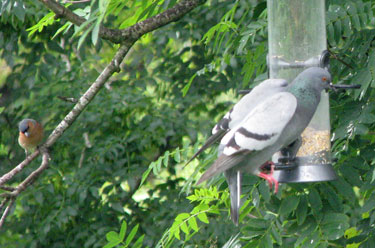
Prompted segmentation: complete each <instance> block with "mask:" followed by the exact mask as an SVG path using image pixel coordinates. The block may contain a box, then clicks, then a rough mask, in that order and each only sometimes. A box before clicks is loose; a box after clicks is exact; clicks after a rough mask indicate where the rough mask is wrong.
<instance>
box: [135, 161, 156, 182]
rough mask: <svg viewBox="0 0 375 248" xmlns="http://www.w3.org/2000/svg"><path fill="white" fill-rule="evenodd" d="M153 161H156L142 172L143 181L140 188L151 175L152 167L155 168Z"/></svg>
mask: <svg viewBox="0 0 375 248" xmlns="http://www.w3.org/2000/svg"><path fill="white" fill-rule="evenodd" d="M153 163H154V162H152V163H151V164H150V166H149V167H148V169H147V170H146V171H145V172H143V174H142V180H141V183H140V184H139V188H140V187H141V186H142V185H143V183H144V182H145V181H146V179H147V177H148V175H149V174H150V172H151V171H152V168H153V167H152V165H153Z"/></svg>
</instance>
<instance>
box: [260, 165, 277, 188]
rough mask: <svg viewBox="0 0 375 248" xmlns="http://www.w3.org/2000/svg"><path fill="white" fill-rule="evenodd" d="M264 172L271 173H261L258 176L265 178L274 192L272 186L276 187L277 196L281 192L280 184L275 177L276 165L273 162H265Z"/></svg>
mask: <svg viewBox="0 0 375 248" xmlns="http://www.w3.org/2000/svg"><path fill="white" fill-rule="evenodd" d="M261 169H262V170H268V171H269V172H260V173H259V174H258V176H259V177H261V178H264V179H265V180H266V181H267V182H268V185H269V187H270V189H271V190H272V186H273V185H275V191H274V192H275V194H277V191H278V190H279V182H278V181H277V180H276V179H275V178H274V177H273V171H274V170H275V164H274V163H273V162H271V161H268V162H265V163H264V164H263V165H262V166H261Z"/></svg>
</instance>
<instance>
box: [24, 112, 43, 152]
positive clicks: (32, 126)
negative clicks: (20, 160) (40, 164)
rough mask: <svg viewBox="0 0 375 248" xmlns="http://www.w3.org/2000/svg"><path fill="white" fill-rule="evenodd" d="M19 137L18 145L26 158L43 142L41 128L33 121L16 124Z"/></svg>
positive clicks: (28, 120) (26, 120) (25, 120)
mask: <svg viewBox="0 0 375 248" xmlns="http://www.w3.org/2000/svg"><path fill="white" fill-rule="evenodd" d="M18 129H19V131H20V135H19V137H18V143H19V144H20V146H21V147H22V148H23V149H25V152H26V156H27V154H28V152H33V151H34V150H35V148H36V147H37V146H38V145H39V144H40V143H41V142H42V140H43V127H42V125H41V124H40V123H39V122H37V121H36V120H33V119H23V120H22V121H21V122H20V123H19V124H18Z"/></svg>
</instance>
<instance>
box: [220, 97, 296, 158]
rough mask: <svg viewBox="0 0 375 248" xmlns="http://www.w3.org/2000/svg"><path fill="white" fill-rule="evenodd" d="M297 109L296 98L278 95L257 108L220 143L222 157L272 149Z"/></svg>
mask: <svg viewBox="0 0 375 248" xmlns="http://www.w3.org/2000/svg"><path fill="white" fill-rule="evenodd" d="M296 108H297V99H296V97H295V96H294V95H293V94H291V93H289V92H280V93H276V94H274V95H273V96H271V97H270V98H269V99H268V100H265V101H263V102H262V103H260V104H258V105H257V106H256V107H255V108H254V109H253V110H252V111H251V112H250V113H249V114H248V115H247V116H246V118H245V119H244V120H243V121H242V122H241V124H240V125H238V126H237V127H236V128H234V129H232V130H231V131H230V132H229V133H227V134H226V135H225V136H224V137H223V139H222V140H221V144H222V145H225V148H224V151H223V154H224V155H226V156H231V155H233V154H234V153H237V152H240V151H244V150H247V151H254V150H255V151H259V150H263V149H265V148H266V147H268V146H271V145H273V144H274V143H275V142H276V141H277V140H278V139H279V137H280V135H281V133H282V131H283V130H284V128H285V127H286V126H287V124H288V123H289V121H290V120H291V119H292V117H293V115H294V113H295V111H296Z"/></svg>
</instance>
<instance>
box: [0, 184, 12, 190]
mask: <svg viewBox="0 0 375 248" xmlns="http://www.w3.org/2000/svg"><path fill="white" fill-rule="evenodd" d="M0 189H2V190H5V191H13V190H14V189H15V188H14V187H10V186H4V185H0Z"/></svg>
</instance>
